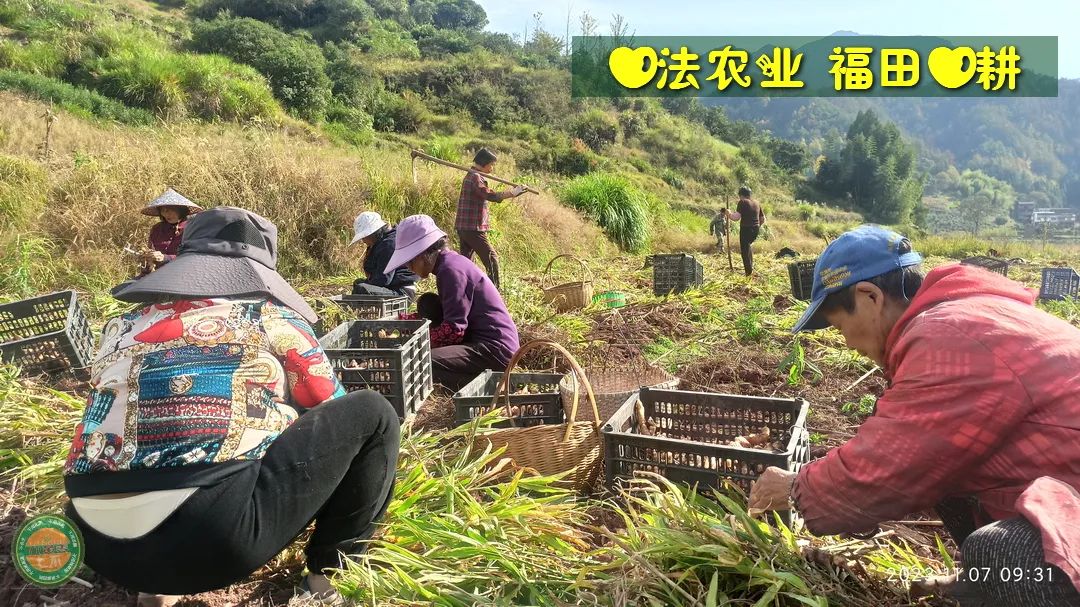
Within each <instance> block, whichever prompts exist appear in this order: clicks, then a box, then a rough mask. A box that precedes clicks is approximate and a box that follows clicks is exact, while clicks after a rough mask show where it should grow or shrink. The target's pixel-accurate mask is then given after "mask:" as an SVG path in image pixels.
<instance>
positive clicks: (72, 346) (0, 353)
mask: <svg viewBox="0 0 1080 607" xmlns="http://www.w3.org/2000/svg"><path fill="white" fill-rule="evenodd" d="M93 356H94V336H93V334H92V333H91V332H90V324H89V323H88V322H87V321H86V315H85V314H83V311H82V307H81V306H80V305H79V297H78V295H77V294H76V293H75V292H74V291H60V292H58V293H50V294H49V295H42V296H40V297H33V298H31V299H24V300H22V301H16V302H12V303H9V304H3V305H0V360H3V361H4V362H8V363H14V364H16V365H18V366H19V367H20V368H21V369H22V372H23V373H24V374H27V375H35V374H39V373H59V372H63V371H73V372H75V373H76V374H77V375H81V376H83V377H85V376H86V375H87V374H88V367H89V366H90V364H91V362H93Z"/></svg>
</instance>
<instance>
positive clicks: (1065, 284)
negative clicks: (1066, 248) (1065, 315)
mask: <svg viewBox="0 0 1080 607" xmlns="http://www.w3.org/2000/svg"><path fill="white" fill-rule="evenodd" d="M1078 289H1080V274H1077V273H1076V270H1074V269H1072V268H1043V271H1042V286H1041V287H1039V299H1051V300H1054V299H1065V298H1067V297H1076V293H1077V290H1078Z"/></svg>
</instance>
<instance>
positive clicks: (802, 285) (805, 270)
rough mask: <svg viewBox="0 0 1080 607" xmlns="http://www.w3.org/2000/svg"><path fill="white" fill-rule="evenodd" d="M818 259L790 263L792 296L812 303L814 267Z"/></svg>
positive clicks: (788, 269) (789, 276) (789, 274)
mask: <svg viewBox="0 0 1080 607" xmlns="http://www.w3.org/2000/svg"><path fill="white" fill-rule="evenodd" d="M816 265H817V258H814V259H805V260H803V261H796V262H794V263H789V264H788V267H787V272H788V279H789V280H790V281H791V294H792V295H793V296H795V299H801V300H803V301H810V292H811V290H813V287H814V267H815V266H816Z"/></svg>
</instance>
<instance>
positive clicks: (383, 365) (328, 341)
mask: <svg viewBox="0 0 1080 607" xmlns="http://www.w3.org/2000/svg"><path fill="white" fill-rule="evenodd" d="M319 344H320V345H322V347H323V350H325V351H326V356H327V358H328V359H329V360H330V365H331V366H332V367H333V368H334V373H335V374H336V375H337V377H338V380H340V381H341V383H342V385H343V386H345V389H346V390H348V391H349V392H352V391H354V390H364V389H371V390H375V391H376V392H379V393H380V394H382V395H383V396H385V397H386V399H387V400H388V401H390V404H391V405H393V406H394V410H395V411H397V414H398V417H399V418H401V419H405V418H407V417H409V416H411V415H413V414H414V413H416V411H417V410H418V409H419V408H420V406H421V405H422V404H423V403H424V401H425V400H426V399H427V397H428V396H429V395H430V394H431V390H432V378H431V340H430V338H429V337H428V321H426V320H353V321H349V322H345V323H342V324H340V325H338V326H337V327H336V328H335V329H334V330H332V331H330V332H329V333H327V334H326V335H324V336H323V337H322V338H320V339H319Z"/></svg>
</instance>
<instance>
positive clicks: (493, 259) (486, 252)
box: [457, 230, 499, 289]
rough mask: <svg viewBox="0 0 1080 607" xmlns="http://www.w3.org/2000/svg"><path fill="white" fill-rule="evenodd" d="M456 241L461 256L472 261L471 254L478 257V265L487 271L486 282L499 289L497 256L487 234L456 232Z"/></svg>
mask: <svg viewBox="0 0 1080 607" xmlns="http://www.w3.org/2000/svg"><path fill="white" fill-rule="evenodd" d="M457 234H458V240H459V241H460V242H461V254H462V255H464V256H465V257H468V258H469V259H472V256H473V253H477V254H478V255H479V256H480V263H482V264H484V269H485V270H487V274H488V280H490V281H491V284H493V285H495V288H496V289H498V288H499V255H498V253H496V252H495V249H493V248H492V247H491V241H490V240H488V234H487V232H474V231H466V230H458V233H457Z"/></svg>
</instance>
